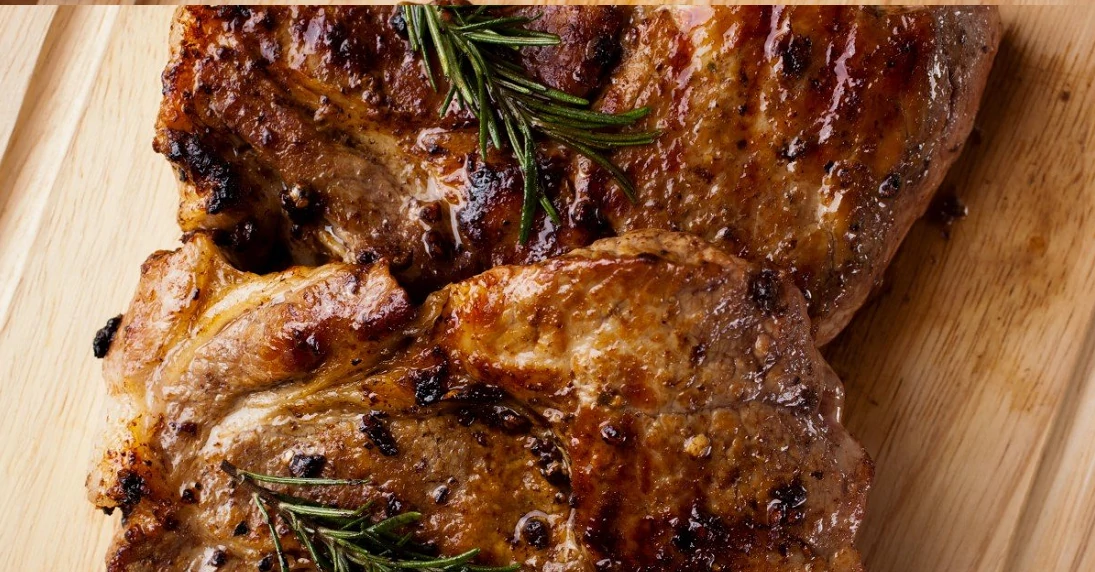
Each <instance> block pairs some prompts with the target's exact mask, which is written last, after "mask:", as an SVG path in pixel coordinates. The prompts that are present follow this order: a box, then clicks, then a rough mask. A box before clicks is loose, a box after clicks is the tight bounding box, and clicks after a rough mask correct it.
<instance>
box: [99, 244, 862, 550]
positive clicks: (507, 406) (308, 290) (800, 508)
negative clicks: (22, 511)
mask: <svg viewBox="0 0 1095 572" xmlns="http://www.w3.org/2000/svg"><path fill="white" fill-rule="evenodd" d="M637 285H642V287H641V288H639V287H637ZM106 360H107V361H106V378H107V381H108V384H109V391H110V394H111V395H112V397H113V398H114V399H115V400H116V401H115V405H114V409H113V411H112V427H113V428H114V431H115V434H113V435H112V436H111V437H110V438H108V440H107V442H106V446H105V448H104V449H105V452H104V455H103V457H102V461H101V462H100V463H99V464H98V466H97V467H96V468H95V471H94V473H93V474H92V476H91V477H90V479H89V488H90V491H91V496H92V499H93V501H94V502H95V503H96V504H97V505H98V506H100V507H103V508H120V510H121V511H122V512H123V514H124V515H125V518H124V520H123V527H122V530H120V531H119V533H118V535H117V537H116V538H115V542H114V546H113V549H112V551H111V555H110V557H109V568H110V569H111V570H183V569H199V568H201V567H202V565H203V564H204V563H207V562H209V561H210V559H211V558H214V555H216V556H215V557H216V559H217V560H218V561H219V562H222V564H221V567H222V569H226V570H254V569H255V566H256V563H258V562H261V561H262V559H263V558H265V557H267V556H268V555H269V554H270V551H271V539H270V536H269V532H268V530H267V529H266V528H265V527H264V526H263V525H262V521H261V517H260V516H259V515H257V514H256V511H255V510H254V509H253V508H252V507H251V506H250V505H249V503H248V495H247V493H246V491H245V490H243V489H235V488H234V487H232V486H231V484H230V483H229V481H228V479H227V478H226V477H225V475H224V474H223V473H221V472H220V471H218V470H217V467H218V464H219V463H220V462H221V460H222V459H230V460H231V461H233V462H235V463H237V464H238V465H241V466H243V467H246V468H249V469H252V470H257V471H261V472H268V473H276V474H288V472H289V471H290V468H291V467H292V466H294V464H295V465H298V466H300V465H302V464H307V465H308V466H310V467H312V468H314V469H317V470H319V471H321V474H323V475H325V476H332V477H369V478H371V483H372V484H370V485H367V486H361V487H335V488H329V489H306V490H305V491H303V493H304V494H308V495H314V498H316V499H317V500H322V501H324V502H328V503H337V504H341V505H344V506H356V505H357V504H359V503H361V502H362V501H364V500H366V499H376V500H379V501H381V502H379V503H378V504H377V507H378V508H377V512H378V513H384V512H385V511H404V510H420V511H421V512H423V513H425V514H426V515H427V518H426V519H425V520H424V521H423V523H422V526H421V529H420V531H419V533H420V534H421V536H422V537H423V538H425V539H429V540H433V541H436V542H437V544H438V546H439V548H441V549H442V550H443V551H445V552H447V553H455V552H459V551H462V550H465V549H468V548H472V547H480V548H482V549H483V553H482V555H483V560H484V561H485V562H493V563H506V562H510V561H517V562H521V563H522V564H524V565H525V567H526V568H528V569H542V570H594V569H596V570H627V571H633V570H650V571H653V570H709V569H725V570H756V571H761V570H764V571H768V570H802V569H806V568H809V569H812V570H858V569H860V568H861V566H860V564H859V557H858V554H857V553H856V551H855V549H854V547H853V545H852V540H853V537H854V534H855V530H856V527H857V526H858V523H859V521H860V518H861V516H862V511H863V505H864V501H865V496H866V491H867V486H868V482H869V479H870V473H871V466H870V461H869V460H868V458H867V456H866V454H865V452H864V451H863V449H862V448H861V447H860V446H859V445H858V444H856V443H855V442H854V441H853V440H852V439H851V438H850V437H849V436H848V435H847V433H846V432H845V431H844V429H843V428H842V427H841V426H840V424H839V409H840V404H841V401H842V390H841V386H840V383H839V381H838V380H837V379H836V377H835V376H834V375H833V373H832V371H831V370H830V369H829V367H828V366H827V365H826V364H825V362H824V361H823V360H822V359H821V357H820V356H819V354H818V351H817V350H816V349H815V347H814V344H813V341H812V338H811V335H810V328H809V321H808V319H807V316H806V305H805V301H804V299H803V298H802V296H801V294H800V293H799V292H798V290H797V289H796V288H794V287H793V286H792V285H791V284H790V283H788V282H786V281H784V280H781V279H780V278H779V277H778V276H777V274H776V273H774V272H771V271H767V270H761V269H758V268H757V267H756V266H754V265H752V264H749V263H746V262H744V261H742V260H740V259H737V258H735V257H733V256H730V255H727V254H725V253H723V252H722V251H720V250H718V249H715V248H713V247H711V246H709V245H707V244H706V243H704V242H702V241H700V240H699V239H696V238H693V237H688V236H686V235H680V234H672V233H659V232H643V233H637V234H632V235H627V236H624V237H621V238H615V239H607V240H604V241H600V242H597V243H596V244H594V245H593V246H592V247H591V248H588V249H580V250H576V251H574V252H572V253H570V254H568V255H565V256H563V257H561V258H557V259H553V260H550V261H547V262H543V263H540V264H536V265H533V266H526V267H508V266H504V267H498V268H495V269H493V270H491V271H488V272H486V273H484V274H482V275H480V276H477V277H475V278H473V279H471V280H467V281H464V282H460V283H457V284H453V285H451V286H450V287H447V288H445V289H443V290H441V291H439V292H437V293H435V294H434V295H431V296H430V297H429V298H428V299H427V301H426V303H425V304H424V305H423V306H422V307H421V308H418V309H416V308H415V307H413V306H412V305H411V304H410V303H409V300H408V297H407V295H406V294H405V293H404V291H403V290H402V289H400V288H399V287H398V286H397V285H396V283H395V281H394V280H393V279H392V278H391V276H390V275H389V274H388V269H387V267H386V266H385V265H383V264H374V265H371V266H353V265H345V264H329V265H325V266H321V267H319V268H314V269H305V268H295V269H291V270H289V271H286V272H283V273H276V274H270V275H266V276H257V275H251V274H245V273H242V272H239V271H237V270H235V269H233V268H232V267H231V266H230V265H229V264H228V263H227V262H226V260H225V259H224V258H223V257H222V255H221V254H220V253H219V251H218V249H217V248H216V247H215V246H214V245H213V244H212V241H211V240H210V239H208V238H206V236H205V235H202V234H199V235H196V236H193V237H191V238H190V239H189V240H188V241H187V243H186V244H185V245H184V246H183V247H182V248H181V249H179V250H178V251H175V252H173V253H166V252H161V253H158V254H155V255H153V256H152V257H151V258H150V259H149V261H148V262H147V263H146V264H145V265H144V267H143V268H142V279H141V285H140V287H139V289H138V292H137V295H136V297H135V298H134V300H133V303H132V305H131V306H130V308H129V309H128V310H127V311H126V313H125V316H124V318H123V320H122V323H121V326H120V328H119V329H118V331H117V334H116V336H115V339H114V340H113V343H112V345H111V347H110V350H109V353H108V355H107V358H106ZM377 426H380V427H381V429H377ZM363 429H364V431H363ZM319 459H322V460H319ZM531 521H536V523H537V524H536V526H531V527H530V526H529V523H530V522H531ZM283 542H285V543H286V547H287V550H288V551H289V552H290V553H291V554H293V555H294V556H300V555H302V554H303V553H302V549H301V548H300V547H299V546H298V545H296V544H295V543H294V542H293V540H292V538H291V537H290V536H289V535H288V533H286V534H285V535H284V538H283Z"/></svg>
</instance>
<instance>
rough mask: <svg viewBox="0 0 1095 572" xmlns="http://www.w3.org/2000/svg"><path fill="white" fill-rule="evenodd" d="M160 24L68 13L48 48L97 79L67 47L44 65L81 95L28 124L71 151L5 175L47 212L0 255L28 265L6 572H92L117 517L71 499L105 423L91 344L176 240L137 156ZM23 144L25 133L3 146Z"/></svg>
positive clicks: (9, 473) (4, 414)
mask: <svg viewBox="0 0 1095 572" xmlns="http://www.w3.org/2000/svg"><path fill="white" fill-rule="evenodd" d="M65 10H69V9H62V12H61V13H59V17H60V16H61V14H64V13H65ZM171 13H172V9H171V8H141V9H132V10H127V11H125V12H121V13H119V12H118V10H117V9H114V8H110V9H102V8H88V9H85V8H79V9H75V10H71V13H69V14H68V15H67V17H68V18H70V21H71V25H70V27H69V28H68V29H69V30H71V31H70V32H67V33H66V34H65V35H63V36H61V37H56V38H52V37H51V39H52V40H53V41H57V42H70V43H73V44H75V45H73V46H72V48H73V50H75V49H76V48H77V46H78V48H79V51H83V52H85V53H95V52H96V50H97V51H98V54H99V55H98V59H99V60H101V61H102V67H101V69H100V70H99V73H96V71H95V69H96V68H98V67H99V63H98V62H95V61H84V60H82V59H80V58H82V57H83V56H82V55H81V54H77V53H73V51H70V50H68V48H65V49H64V50H60V49H59V50H58V51H56V52H55V54H56V55H55V56H54V57H56V58H58V59H57V60H55V61H62V62H63V61H68V62H69V66H62V67H68V69H70V70H71V71H76V72H79V73H80V74H82V75H84V76H85V77H87V78H90V79H89V88H90V89H87V91H88V92H89V95H83V96H80V95H79V94H78V93H77V92H76V89H75V88H72V89H71V90H68V89H64V90H62V89H58V90H56V91H54V90H43V91H42V92H41V93H40V97H42V98H43V101H42V104H41V105H42V106H43V107H45V108H48V109H50V110H52V111H56V112H64V113H63V114H62V115H61V116H58V115H54V114H53V113H45V112H43V113H42V114H41V115H36V116H35V117H40V118H41V120H42V121H49V122H51V123H54V122H55V126H56V128H57V129H58V130H60V131H63V132H68V133H71V136H72V139H73V140H72V143H71V145H70V144H67V143H59V144H56V145H54V144H50V145H49V146H48V147H47V148H46V149H43V150H42V153H44V154H46V155H48V156H39V155H38V154H37V152H36V153H32V154H30V155H29V161H30V162H28V164H27V165H26V166H25V167H24V171H26V170H28V169H29V170H32V171H34V172H39V171H48V170H52V172H51V174H50V176H48V177H46V176H45V175H41V176H35V177H28V176H17V177H16V180H17V181H18V186H17V189H16V191H17V192H19V193H22V192H34V193H41V194H43V195H45V196H47V197H48V200H45V201H43V203H42V206H41V214H40V219H41V223H40V224H38V225H35V228H34V229H33V232H28V233H26V234H23V235H20V244H19V245H17V246H14V247H9V246H8V245H7V244H4V250H5V251H10V250H11V249H13V248H17V249H18V250H20V251H22V252H25V253H27V262H26V265H25V266H24V267H23V268H22V270H21V280H20V281H19V283H18V287H17V288H16V289H15V293H14V305H13V306H12V310H11V313H10V316H9V317H8V319H7V321H6V323H5V324H4V325H3V327H2V329H0V380H3V381H4V383H3V384H0V434H2V435H3V443H2V445H0V446H2V447H3V453H2V456H0V467H2V473H0V474H3V479H4V481H3V482H4V485H5V486H4V488H5V491H6V492H5V494H4V495H0V514H3V515H4V517H3V518H4V526H3V528H2V529H0V543H2V544H0V545H2V546H4V551H3V552H4V562H5V566H6V567H8V568H10V569H12V570H28V571H32V570H33V571H37V570H43V571H45V570H96V569H102V566H103V562H104V557H105V550H106V546H107V543H108V540H109V536H110V534H111V533H112V531H113V528H114V525H115V521H116V519H117V517H114V518H113V519H111V518H107V517H105V516H103V515H102V514H101V513H98V512H96V511H94V510H93V509H92V507H91V505H90V503H88V502H87V501H86V494H85V492H84V479H85V475H86V471H87V467H88V462H89V460H90V456H91V452H92V450H93V448H94V447H93V443H94V442H95V440H96V438H97V433H98V432H99V430H100V429H101V426H102V422H103V421H102V419H103V416H104V413H103V398H104V391H103V382H102V377H101V373H100V364H99V362H98V361H97V360H94V359H93V358H92V356H91V349H90V343H91V337H92V334H94V332H95V330H96V329H97V328H98V327H99V326H101V325H102V323H103V322H104V321H105V320H106V319H107V318H108V317H109V316H113V315H115V314H117V313H119V312H120V311H121V310H122V309H123V308H124V305H125V304H126V303H127V301H128V299H129V298H130V296H131V295H132V291H133V289H134V288H135V287H136V282H137V277H138V267H139V265H140V263H141V261H143V260H144V258H145V257H146V256H147V255H148V254H149V253H150V252H151V251H153V250H155V249H156V248H160V247H172V245H173V243H174V242H175V240H176V238H177V236H178V229H177V228H176V226H175V224H174V210H175V196H174V192H173V189H174V182H173V181H172V175H171V173H170V170H169V169H168V167H167V165H166V164H165V163H164V162H163V161H162V160H160V159H159V157H158V156H156V155H155V154H154V153H153V152H152V149H151V145H150V142H151V139H152V133H153V129H152V125H153V122H154V118H155V113H156V108H157V106H158V102H159V89H160V87H159V72H160V70H161V69H162V67H163V62H164V61H166V58H167V45H166V42H167V37H166V30H167V28H168V25H169V21H170V18H171ZM115 17H117V21H115ZM96 22H97V23H96ZM100 42H101V45H99V44H98V43H100ZM61 58H67V60H66V59H61ZM55 97H56V98H64V99H65V100H66V101H65V102H60V101H56V100H54V99H51V98H55ZM81 97H82V99H83V100H84V102H86V104H85V105H81V106H80V109H81V110H83V109H84V108H85V107H86V111H80V112H79V113H75V114H73V113H74V112H72V111H71V109H70V108H69V107H68V105H69V104H71V102H72V100H73V99H74V98H77V99H79V98H81ZM62 125H63V126H64V127H65V128H66V129H67V131H66V129H60V127H61V126H62ZM45 127H46V126H42V128H43V129H44V128H45ZM34 133H37V126H35V125H33V124H32V125H29V126H28V128H27V131H25V132H22V133H19V134H17V135H16V137H17V138H19V137H23V136H27V134H34ZM35 137H36V138H37V136H35ZM61 139H63V137H61ZM16 144H23V142H21V141H16ZM5 230H6V229H5ZM0 244H3V243H0Z"/></svg>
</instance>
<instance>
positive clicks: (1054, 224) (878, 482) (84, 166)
mask: <svg viewBox="0 0 1095 572" xmlns="http://www.w3.org/2000/svg"><path fill="white" fill-rule="evenodd" d="M171 13H172V9H171V8H157V7H127V8H123V9H119V8H116V7H61V8H49V7H39V8H29V9H28V8H13V7H0V86H2V89H0V156H2V159H0V440H2V442H0V447H2V449H0V454H2V456H0V468H2V473H0V474H2V479H3V481H2V484H3V486H2V489H0V490H2V491H3V492H0V519H2V521H0V523H2V526H0V547H3V548H2V552H3V554H4V555H5V556H4V558H3V562H4V564H5V567H6V568H7V569H10V570H30V571H37V570H59V571H60V570H95V569H101V567H102V562H103V559H104V555H105V552H106V548H107V544H108V541H109V537H110V535H111V533H112V530H113V528H114V526H116V522H115V520H114V519H116V518H117V517H114V519H111V518H108V517H105V516H103V515H102V514H101V513H98V512H95V511H93V510H92V508H91V505H90V504H88V503H87V502H86V501H85V498H84V497H85V495H84V491H83V485H84V475H85V471H86V468H87V466H88V463H89V460H90V456H91V452H92V448H93V443H94V439H95V435H96V433H97V432H98V431H99V429H100V427H101V425H102V418H103V413H102V407H103V404H104V391H103V382H102V380H101V377H100V369H99V367H100V364H99V363H98V362H96V360H94V359H92V356H91V338H92V335H93V334H94V332H95V330H96V329H98V328H99V327H100V326H101V325H102V324H103V323H104V322H105V321H106V319H107V318H109V317H110V316H113V315H115V314H117V313H119V312H120V311H121V310H122V309H123V308H124V307H125V305H126V304H127V303H128V300H129V298H130V296H131V294H132V292H133V289H134V287H135V285H136V282H137V277H138V265H139V264H140V263H141V261H142V260H144V258H145V257H146V256H147V255H148V254H149V253H150V252H151V251H153V250H154V249H158V248H173V247H174V245H176V244H177V242H176V241H177V237H178V234H179V233H178V230H177V229H176V227H175V223H174V208H175V201H176V197H175V182H174V180H173V178H172V175H171V173H170V171H169V169H168V167H167V163H166V161H165V160H164V159H162V158H161V157H159V156H157V155H155V154H154V153H153V152H152V149H151V145H150V142H151V139H152V126H153V122H154V117H155V113H156V107H157V105H158V102H159V74H160V71H161V69H162V67H163V65H164V63H165V62H166V59H167V32H168V25H169V21H170V18H171ZM1003 13H1004V19H1005V22H1006V25H1007V33H1006V34H1005V36H1004V43H1003V46H1002V48H1001V50H1000V55H999V56H998V58H997V61H996V67H995V69H994V71H993V74H992V78H991V80H990V83H989V88H988V92H987V94H986V96H985V102H984V106H983V108H982V111H981V114H980V117H979V119H978V122H977V124H978V128H977V131H976V134H975V135H974V136H973V138H972V140H971V142H970V143H969V145H968V146H967V149H966V151H965V154H964V155H963V157H962V159H961V160H960V161H959V163H958V165H957V166H956V167H955V168H954V169H953V170H952V172H951V174H950V176H949V177H948V180H947V182H946V184H945V185H944V191H943V193H944V196H947V197H954V196H956V197H958V199H959V200H960V201H961V202H962V203H963V204H965V205H966V206H967V207H968V210H969V215H968V216H967V217H965V218H963V219H960V220H957V221H955V222H954V224H953V226H951V227H950V228H949V229H948V228H946V227H945V226H944V225H942V223H941V222H940V220H939V217H936V220H935V221H932V220H924V221H921V222H919V223H918V224H917V225H916V226H915V227H914V228H913V230H912V232H911V233H910V234H909V237H908V238H907V239H906V241H905V244H904V246H903V247H902V249H901V252H900V254H899V255H898V257H897V259H896V261H895V262H894V264H893V266H892V268H891V271H890V273H889V275H888V278H887V281H886V284H885V286H884V287H883V288H882V289H881V291H880V292H879V294H878V295H877V297H876V298H875V299H874V301H873V302H872V303H870V304H869V305H868V306H867V307H865V308H864V309H863V310H862V311H861V312H860V314H859V315H858V316H857V318H856V320H855V322H854V323H853V324H852V326H851V327H850V328H849V329H848V331H847V332H845V333H844V334H843V335H842V336H841V337H840V338H839V339H838V340H837V341H836V342H834V343H833V344H831V345H830V347H828V348H826V354H827V355H828V356H829V358H830V359H831V361H832V363H833V366H834V367H835V368H836V370H837V371H838V372H839V373H840V374H841V376H842V378H843V379H844V381H845V382H846V384H847V387H848V404H847V412H846V420H847V424H848V426H849V428H850V429H851V431H852V432H853V434H855V435H856V436H858V437H859V439H860V440H861V441H862V442H863V443H864V445H865V446H866V447H867V449H868V450H869V451H870V453H871V454H872V456H873V457H874V459H875V462H876V466H877V468H876V479H875V484H874V489H873V491H872V494H871V499H870V507H869V511H868V517H867V519H866V522H865V523H864V525H863V529H862V533H861V535H860V546H861V548H862V550H863V552H864V553H865V555H866V558H867V562H868V565H869V568H870V569H872V570H875V571H891V570H892V571H898V570H932V571H935V570H985V571H1004V570H1006V571H1013V570H1039V571H1040V570H1095V542H1093V534H1095V86H1093V85H1092V84H1093V81H1095V10H1093V9H1087V8H1078V7H1072V8H1022V9H1005V10H1003ZM952 207H953V205H952ZM951 210H954V209H953V208H952V209H951ZM947 235H949V238H948V236H947Z"/></svg>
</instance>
